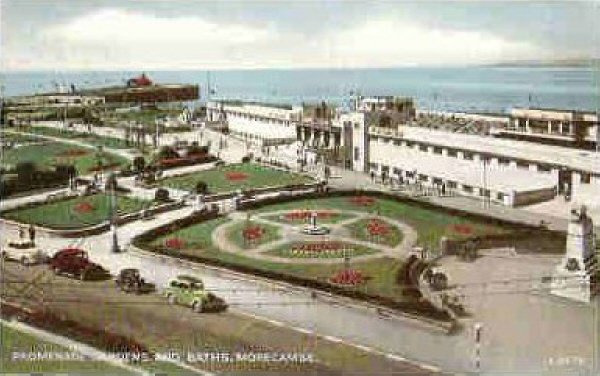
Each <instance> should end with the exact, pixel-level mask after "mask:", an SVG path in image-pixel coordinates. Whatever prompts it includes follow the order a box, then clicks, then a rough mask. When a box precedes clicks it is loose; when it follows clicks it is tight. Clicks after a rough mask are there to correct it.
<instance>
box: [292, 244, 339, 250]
mask: <svg viewBox="0 0 600 376" xmlns="http://www.w3.org/2000/svg"><path fill="white" fill-rule="evenodd" d="M343 247H344V244H342V243H338V242H317V243H302V244H296V245H294V246H293V247H292V252H323V251H339V250H341V249H342V248H343Z"/></svg>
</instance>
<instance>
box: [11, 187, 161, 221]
mask: <svg viewBox="0 0 600 376" xmlns="http://www.w3.org/2000/svg"><path fill="white" fill-rule="evenodd" d="M117 203H118V212H119V213H120V214H126V213H132V212H135V211H138V210H141V209H142V208H144V207H147V206H148V204H149V202H147V201H143V200H139V199H133V198H129V197H125V196H119V198H118V200H117ZM109 205H110V201H109V196H108V195H106V194H104V193H99V194H95V195H91V196H84V197H75V198H71V199H68V200H61V201H57V202H52V203H48V204H43V205H39V206H34V207H31V208H27V209H20V210H13V211H9V212H6V213H4V214H3V217H5V218H7V219H11V220H15V221H18V222H22V223H33V224H36V225H40V226H44V227H50V228H56V229H67V228H68V229H73V228H81V227H87V226H92V225H96V224H99V223H102V222H104V221H106V220H107V219H108V215H109V208H110V206H109Z"/></svg>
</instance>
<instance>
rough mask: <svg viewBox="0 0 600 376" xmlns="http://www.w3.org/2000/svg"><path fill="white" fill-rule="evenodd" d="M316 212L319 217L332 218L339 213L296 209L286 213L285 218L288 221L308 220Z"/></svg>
mask: <svg viewBox="0 0 600 376" xmlns="http://www.w3.org/2000/svg"><path fill="white" fill-rule="evenodd" d="M313 213H315V214H316V215H317V218H318V219H331V218H332V217H336V216H337V215H338V213H336V212H332V211H328V210H294V211H292V212H289V213H286V214H285V215H284V216H283V218H284V219H285V220H286V221H307V220H308V219H310V218H311V217H312V215H313Z"/></svg>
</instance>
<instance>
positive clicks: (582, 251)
mask: <svg viewBox="0 0 600 376" xmlns="http://www.w3.org/2000/svg"><path fill="white" fill-rule="evenodd" d="M595 252H596V244H595V237H594V224H593V222H592V219H591V218H590V217H588V216H587V214H586V210H585V206H583V207H582V208H581V210H580V211H579V212H576V211H574V212H573V218H572V219H571V221H570V222H569V227H568V231H567V242H566V252H565V256H564V257H563V258H562V260H561V262H560V264H559V265H557V267H556V270H555V271H554V274H553V275H552V282H551V294H553V295H556V296H560V297H563V298H567V299H571V300H575V301H579V302H584V303H589V302H590V301H591V299H592V297H593V296H594V295H595V290H596V287H595V285H596V283H595V282H596V276H597V258H596V253H595Z"/></svg>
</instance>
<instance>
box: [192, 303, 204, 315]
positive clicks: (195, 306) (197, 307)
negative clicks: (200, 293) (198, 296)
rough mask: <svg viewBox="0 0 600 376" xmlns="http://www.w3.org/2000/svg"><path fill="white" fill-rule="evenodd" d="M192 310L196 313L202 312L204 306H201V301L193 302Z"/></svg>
mask: <svg viewBox="0 0 600 376" xmlns="http://www.w3.org/2000/svg"><path fill="white" fill-rule="evenodd" d="M192 310H193V311H194V312H196V313H200V312H202V311H204V304H202V300H199V301H197V302H194V304H193V305H192Z"/></svg>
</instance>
